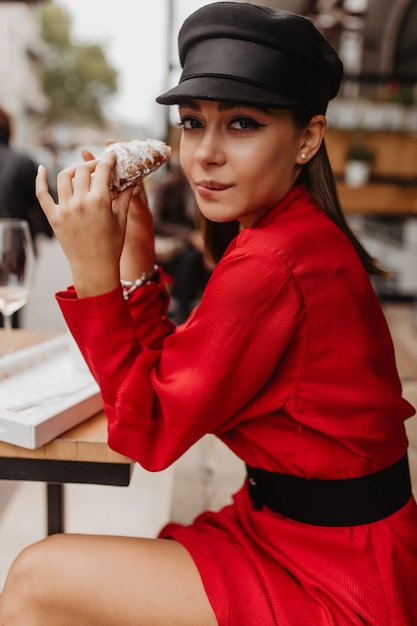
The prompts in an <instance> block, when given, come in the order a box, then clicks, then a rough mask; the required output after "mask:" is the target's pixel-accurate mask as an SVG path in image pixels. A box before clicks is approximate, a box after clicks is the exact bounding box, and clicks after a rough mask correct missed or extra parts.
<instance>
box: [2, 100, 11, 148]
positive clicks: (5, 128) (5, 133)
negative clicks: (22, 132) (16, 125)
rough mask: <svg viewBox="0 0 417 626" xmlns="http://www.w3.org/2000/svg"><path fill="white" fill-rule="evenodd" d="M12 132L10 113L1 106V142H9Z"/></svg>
mask: <svg viewBox="0 0 417 626" xmlns="http://www.w3.org/2000/svg"><path fill="white" fill-rule="evenodd" d="M10 134H11V120H10V116H9V114H8V113H7V112H6V111H5V110H4V109H3V108H2V107H0V143H7V144H8V143H9V141H10Z"/></svg>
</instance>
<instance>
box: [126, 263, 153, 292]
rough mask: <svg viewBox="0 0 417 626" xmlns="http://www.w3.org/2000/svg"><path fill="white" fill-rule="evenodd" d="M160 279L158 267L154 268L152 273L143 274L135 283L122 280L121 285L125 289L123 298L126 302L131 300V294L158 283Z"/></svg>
mask: <svg viewBox="0 0 417 626" xmlns="http://www.w3.org/2000/svg"><path fill="white" fill-rule="evenodd" d="M158 279H159V267H158V266H157V265H154V266H153V270H152V272H148V273H146V272H143V274H141V275H140V276H139V278H137V279H136V280H135V281H131V280H121V281H120V284H121V285H122V287H123V298H124V299H125V300H129V298H130V296H131V294H132V293H133V292H134V291H135V290H136V289H137V288H138V287H143V285H149V283H157V282H158Z"/></svg>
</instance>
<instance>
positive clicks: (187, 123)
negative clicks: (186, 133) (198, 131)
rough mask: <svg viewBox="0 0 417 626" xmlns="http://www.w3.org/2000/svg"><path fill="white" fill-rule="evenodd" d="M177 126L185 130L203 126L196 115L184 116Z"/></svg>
mask: <svg viewBox="0 0 417 626" xmlns="http://www.w3.org/2000/svg"><path fill="white" fill-rule="evenodd" d="M177 126H179V127H180V128H183V129H184V130H193V129H194V128H201V123H200V122H199V121H198V120H197V119H196V118H195V117H183V118H181V120H180V121H179V122H178V124H177Z"/></svg>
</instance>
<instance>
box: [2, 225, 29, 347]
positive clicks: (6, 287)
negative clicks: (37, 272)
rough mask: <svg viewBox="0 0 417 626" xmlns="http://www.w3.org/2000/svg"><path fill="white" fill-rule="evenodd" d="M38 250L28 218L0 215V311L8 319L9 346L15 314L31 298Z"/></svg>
mask: <svg viewBox="0 0 417 626" xmlns="http://www.w3.org/2000/svg"><path fill="white" fill-rule="evenodd" d="M34 263H35V254H34V249H33V241H32V237H31V234H30V231H29V225H28V223H27V222H26V221H25V220H20V219H13V218H3V219H0V312H1V313H2V314H3V320H4V339H5V350H4V352H3V354H9V353H10V352H11V351H12V320H11V318H12V315H13V313H15V312H16V311H18V310H19V309H21V308H22V306H24V305H25V304H26V302H27V301H28V299H29V292H30V287H31V283H32V278H33V272H34Z"/></svg>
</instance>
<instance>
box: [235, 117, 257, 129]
mask: <svg viewBox="0 0 417 626" xmlns="http://www.w3.org/2000/svg"><path fill="white" fill-rule="evenodd" d="M230 126H231V128H233V129H235V130H252V129H256V128H259V127H260V126H262V124H259V122H257V121H256V120H253V119H251V118H249V117H239V118H237V119H235V120H233V121H232V122H231V124H230Z"/></svg>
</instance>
